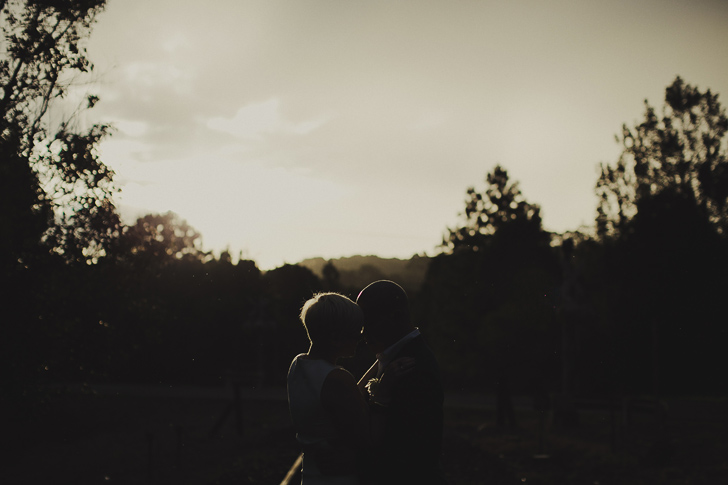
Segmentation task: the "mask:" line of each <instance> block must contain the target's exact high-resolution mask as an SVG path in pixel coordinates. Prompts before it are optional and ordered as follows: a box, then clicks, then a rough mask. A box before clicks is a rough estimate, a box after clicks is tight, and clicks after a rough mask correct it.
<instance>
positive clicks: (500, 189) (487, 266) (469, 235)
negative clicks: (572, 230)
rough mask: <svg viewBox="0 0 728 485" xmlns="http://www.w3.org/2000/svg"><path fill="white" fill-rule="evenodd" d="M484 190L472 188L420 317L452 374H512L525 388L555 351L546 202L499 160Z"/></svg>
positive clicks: (433, 269) (431, 273) (434, 265)
mask: <svg viewBox="0 0 728 485" xmlns="http://www.w3.org/2000/svg"><path fill="white" fill-rule="evenodd" d="M486 183H487V184H486V187H485V189H484V190H483V191H482V192H479V191H476V189H475V188H473V187H470V188H468V189H467V197H466V201H465V211H464V213H463V214H462V216H463V220H462V223H461V225H460V226H459V227H457V228H454V229H448V235H447V236H446V238H445V240H444V241H443V246H445V248H446V251H444V252H443V253H442V254H440V255H438V256H436V257H435V258H433V259H432V261H431V262H430V266H429V268H428V272H427V276H426V281H425V284H424V286H423V289H422V292H421V296H420V298H419V299H418V305H419V308H417V310H416V314H417V315H418V318H421V319H422V320H423V325H424V326H427V327H428V334H430V335H432V337H433V345H434V346H435V347H437V351H438V352H440V353H441V354H442V356H443V358H442V362H443V363H442V365H443V368H444V370H445V372H446V373H452V374H453V375H454V376H455V378H461V379H463V380H464V383H467V384H468V385H472V384H473V382H478V381H480V382H481V384H485V383H486V382H490V383H494V382H495V381H496V380H497V379H501V378H504V379H511V381H513V379H512V378H513V377H514V376H517V379H516V381H517V382H512V384H513V387H514V388H518V387H519V386H520V387H521V390H523V386H524V382H525V380H526V379H528V376H529V375H530V374H531V373H532V370H531V368H532V367H533V366H534V365H536V364H535V363H536V362H541V363H543V359H544V355H546V354H548V353H549V352H550V353H551V355H553V349H552V348H551V342H550V339H552V337H553V335H551V333H552V330H553V328H552V326H551V325H550V324H551V320H552V317H551V311H552V310H551V301H550V298H551V296H550V293H551V292H552V291H553V288H554V287H555V281H554V280H555V278H556V273H557V268H556V260H555V257H554V254H553V251H552V250H551V248H550V246H549V241H550V235H549V233H547V232H546V231H544V230H543V228H542V227H541V217H540V209H539V207H538V206H537V205H535V204H531V203H529V202H528V201H527V200H526V199H525V197H524V196H523V194H522V193H521V191H520V189H519V188H518V183H517V182H512V181H511V180H510V178H509V176H508V172H507V171H506V170H505V169H504V168H503V167H501V166H496V167H495V168H494V169H493V171H492V172H490V173H488V174H487V176H486Z"/></svg>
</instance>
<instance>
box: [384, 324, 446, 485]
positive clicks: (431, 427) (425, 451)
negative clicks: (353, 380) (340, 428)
mask: <svg viewBox="0 0 728 485" xmlns="http://www.w3.org/2000/svg"><path fill="white" fill-rule="evenodd" d="M400 357H412V358H414V359H415V370H414V371H412V372H411V373H410V374H408V375H406V376H404V377H403V378H402V380H401V381H400V382H399V383H397V385H396V387H395V388H394V390H393V392H392V398H391V402H390V404H389V406H388V407H386V408H382V407H380V406H377V405H375V404H372V412H375V413H384V415H385V416H386V421H385V432H384V440H383V443H382V444H381V446H378V447H377V450H375V456H374V457H373V460H372V461H371V462H370V465H374V466H373V467H372V468H373V469H372V470H370V472H373V473H374V476H375V477H376V479H377V480H378V483H379V482H381V483H386V484H389V483H392V484H394V483H397V484H406V483H416V484H433V485H434V484H438V485H440V484H444V483H446V482H445V479H444V477H443V474H442V470H441V468H440V453H441V450H442V424H443V411H442V404H443V400H444V396H443V390H442V381H441V379H440V369H439V367H438V365H437V361H436V360H435V356H434V355H433V354H432V351H431V350H430V348H429V347H428V346H427V344H425V341H424V339H423V338H422V336H421V335H419V336H417V337H415V338H414V339H413V340H412V341H410V342H408V343H407V344H406V345H405V346H404V347H402V349H401V350H400V352H399V353H398V354H397V355H396V356H395V357H394V358H400Z"/></svg>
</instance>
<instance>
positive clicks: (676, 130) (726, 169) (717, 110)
mask: <svg viewBox="0 0 728 485" xmlns="http://www.w3.org/2000/svg"><path fill="white" fill-rule="evenodd" d="M644 116H645V118H644V121H643V122H642V123H640V124H638V125H636V126H634V127H632V128H628V127H627V125H626V124H625V125H623V127H622V133H621V135H619V136H617V137H616V139H617V142H618V143H620V144H621V145H622V147H623V149H622V154H621V155H620V157H619V160H618V161H617V162H616V164H614V165H610V164H601V167H600V168H601V175H600V177H599V180H598V181H597V185H596V192H597V196H598V197H599V203H598V208H597V220H596V222H597V233H598V235H599V236H600V237H601V238H602V239H603V238H608V237H620V236H622V235H624V234H625V232H628V231H629V230H630V227H629V223H630V221H632V220H633V218H634V217H635V215H636V214H637V213H638V212H639V211H640V210H641V209H642V208H643V206H645V204H647V205H649V204H650V199H653V198H654V197H656V196H658V195H659V194H661V193H668V192H669V193H671V194H672V196H673V197H672V198H673V199H674V200H683V201H685V202H687V203H692V204H694V205H695V206H696V207H697V209H698V210H699V212H700V213H701V214H702V216H703V217H705V218H706V219H707V220H709V221H710V223H711V224H712V225H713V227H714V228H715V230H716V231H717V232H718V233H720V234H726V231H728V159H727V152H726V140H725V134H726V130H728V119H727V118H726V114H725V110H724V109H723V108H722V107H721V105H720V103H719V101H718V95H717V94H713V93H711V91H710V90H709V89H708V90H706V91H702V92H701V91H700V90H699V89H698V88H696V87H694V86H691V85H689V84H685V83H684V82H683V80H682V79H681V78H680V77H677V78H676V79H675V81H674V82H673V83H672V84H671V85H670V86H668V87H667V88H666V89H665V105H664V107H663V109H662V115H661V116H658V115H657V113H656V112H655V109H654V108H653V107H652V106H650V104H649V103H648V102H647V100H645V115H644Z"/></svg>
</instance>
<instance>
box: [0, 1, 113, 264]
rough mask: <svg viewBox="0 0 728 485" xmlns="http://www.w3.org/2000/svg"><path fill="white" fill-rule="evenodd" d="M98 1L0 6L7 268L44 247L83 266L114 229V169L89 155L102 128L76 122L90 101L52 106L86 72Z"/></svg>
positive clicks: (1, 189)
mask: <svg viewBox="0 0 728 485" xmlns="http://www.w3.org/2000/svg"><path fill="white" fill-rule="evenodd" d="M105 3H106V2H105V1H104V0H64V1H51V0H26V1H18V0H8V1H3V2H1V3H0V10H1V11H2V19H1V25H0V28H1V29H2V36H3V37H2V49H1V50H0V86H1V88H0V164H1V167H0V184H1V185H0V193H2V204H3V206H2V211H0V214H1V215H0V217H2V220H0V224H2V226H3V227H11V228H12V231H9V234H10V237H9V238H8V239H7V240H5V241H3V243H2V244H3V246H2V248H0V249H2V253H3V257H4V259H5V258H6V259H5V261H6V263H8V264H11V265H12V264H18V262H20V264H21V265H25V266H27V265H28V264H29V263H30V260H31V259H33V258H34V257H36V256H38V255H40V254H43V253H47V252H48V251H54V252H56V253H57V254H59V255H62V256H63V257H64V258H65V259H66V260H67V261H87V262H92V261H94V260H95V259H96V258H97V257H98V256H101V255H103V253H104V249H103V248H104V245H105V244H106V243H107V242H108V241H109V239H110V238H112V237H114V236H115V235H116V234H117V233H118V230H119V227H120V223H119V219H118V216H117V215H116V211H115V208H114V205H113V202H112V200H111V196H112V194H113V193H114V191H115V188H114V185H113V172H112V171H111V170H110V169H109V168H108V167H107V166H106V165H105V164H104V163H103V162H101V161H100V160H99V158H98V153H97V151H96V146H97V144H98V142H99V141H100V140H101V139H102V138H103V137H104V136H106V135H107V133H108V131H109V127H108V126H105V125H94V126H91V127H82V126H80V124H79V123H78V116H77V115H78V114H79V113H80V112H81V111H83V110H85V109H89V108H92V107H93V105H94V104H95V103H96V102H97V101H98V97H96V96H95V95H87V96H86V98H85V99H83V100H82V101H79V105H78V106H77V107H76V108H75V109H67V108H66V107H63V106H61V104H60V103H59V102H60V101H61V100H62V99H63V98H66V99H67V98H68V96H69V93H70V91H71V88H72V86H74V83H76V82H78V79H79V76H82V75H84V74H86V73H89V72H90V71H91V70H92V69H93V65H92V64H91V62H90V61H89V59H88V58H87V56H86V51H85V48H84V45H83V44H84V41H85V40H86V39H87V38H88V36H89V35H90V32H91V27H92V24H93V22H94V20H95V18H96V16H97V15H98V14H99V13H100V12H101V11H102V10H103V8H104V6H105ZM53 107H55V109H54V110H52V108H53ZM51 115H53V116H51ZM33 255H35V256H33Z"/></svg>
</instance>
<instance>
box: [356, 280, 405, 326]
mask: <svg viewBox="0 0 728 485" xmlns="http://www.w3.org/2000/svg"><path fill="white" fill-rule="evenodd" d="M356 303H357V304H358V305H359V306H360V307H361V309H362V310H363V312H364V314H365V315H366V316H367V318H390V319H394V320H395V321H397V322H402V323H406V322H408V321H409V301H408V299H407V293H406V292H405V291H404V288H402V287H401V286H399V285H398V284H397V283H395V282H394V281H390V280H379V281H375V282H374V283H371V284H370V285H368V286H367V287H366V288H364V289H363V290H361V292H360V293H359V296H358V297H357V299H356Z"/></svg>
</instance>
